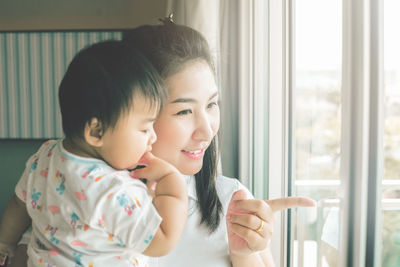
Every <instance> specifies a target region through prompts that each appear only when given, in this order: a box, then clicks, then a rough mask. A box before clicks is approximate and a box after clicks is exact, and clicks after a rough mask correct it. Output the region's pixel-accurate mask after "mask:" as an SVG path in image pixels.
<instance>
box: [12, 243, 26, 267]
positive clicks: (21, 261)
mask: <svg viewBox="0 0 400 267" xmlns="http://www.w3.org/2000/svg"><path fill="white" fill-rule="evenodd" d="M27 249H28V247H27V245H25V244H20V245H18V246H17V249H16V250H15V252H14V257H13V258H12V259H11V262H10V263H9V264H8V265H7V266H8V267H26V266H27V265H28V264H27V263H28V254H27Z"/></svg>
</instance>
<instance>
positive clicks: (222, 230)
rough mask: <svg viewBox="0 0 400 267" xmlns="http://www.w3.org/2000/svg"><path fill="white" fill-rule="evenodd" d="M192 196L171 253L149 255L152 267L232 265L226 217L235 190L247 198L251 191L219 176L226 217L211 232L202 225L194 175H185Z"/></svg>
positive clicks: (218, 185)
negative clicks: (158, 255)
mask: <svg viewBox="0 0 400 267" xmlns="http://www.w3.org/2000/svg"><path fill="white" fill-rule="evenodd" d="M186 179H187V183H188V195H189V212H188V218H187V221H186V226H185V229H184V231H183V233H182V236H181V238H180V240H179V242H178V245H177V246H176V247H175V248H174V249H173V250H172V252H171V253H170V254H168V255H166V256H164V257H160V258H149V266H150V267H171V266H173V267H188V266H189V267H204V266H207V267H214V266H215V267H227V266H232V264H231V261H230V256H229V246H228V234H227V229H226V221H225V216H226V212H227V210H228V205H229V202H230V200H231V198H232V195H233V193H234V192H236V191H238V190H240V189H243V190H245V192H246V194H247V198H253V196H252V195H251V193H250V192H249V191H248V190H247V188H245V187H244V185H242V184H241V183H240V182H239V181H238V180H237V179H232V178H227V177H224V176H219V177H218V178H217V180H216V187H217V193H218V197H219V199H220V201H221V204H222V207H223V217H221V223H220V225H219V227H218V228H217V230H216V231H215V232H213V233H212V234H209V231H208V228H206V227H205V226H203V225H200V219H201V217H200V210H199V208H198V207H197V196H196V184H195V178H194V177H193V176H186Z"/></svg>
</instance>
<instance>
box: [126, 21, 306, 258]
mask: <svg viewBox="0 0 400 267" xmlns="http://www.w3.org/2000/svg"><path fill="white" fill-rule="evenodd" d="M123 41H125V42H128V43H129V44H130V45H132V46H134V47H135V48H136V49H138V50H140V51H141V52H142V53H143V54H144V55H145V56H146V57H147V58H148V59H149V60H150V62H151V63H152V64H153V65H154V66H155V67H156V69H157V70H158V71H159V73H160V74H161V76H162V77H163V79H164V81H165V85H166V86H167V88H168V92H169V96H168V101H167V104H166V105H165V107H164V108H163V110H162V112H161V114H160V116H159V118H158V119H157V121H156V123H155V124H154V129H155V131H156V134H157V142H156V143H155V144H154V145H153V153H154V154H155V155H156V156H158V157H161V158H163V159H165V160H167V161H169V162H170V163H172V164H173V165H174V166H175V167H176V168H177V169H178V170H179V171H180V172H181V173H182V174H185V175H188V176H187V181H188V186H189V188H188V192H189V207H190V208H189V215H188V220H187V223H186V227H185V230H184V233H183V234H182V237H181V239H180V242H179V244H178V246H177V247H176V248H175V249H174V250H173V251H172V253H171V254H169V255H167V256H165V257H162V258H158V259H154V260H153V262H152V264H150V266H189V265H190V266H230V265H231V263H232V264H233V266H272V265H273V261H272V257H271V253H270V248H269V241H270V238H271V235H272V232H273V212H274V211H276V210H280V209H282V208H290V207H292V206H297V205H303V206H312V205H313V201H311V200H309V199H305V198H289V199H281V200H276V201H274V202H270V203H269V205H268V204H267V203H266V202H264V201H261V200H243V199H246V198H252V196H251V194H250V193H249V192H248V190H247V189H246V188H245V187H244V186H243V185H242V184H240V183H239V182H238V180H236V179H229V178H226V177H223V176H220V175H217V162H218V159H217V156H218V154H219V153H218V151H217V148H218V145H217V141H216V140H217V139H216V135H217V132H218V129H219V118H220V116H219V115H220V114H219V107H218V89H217V85H216V80H215V69H214V65H213V61H212V58H211V53H210V50H209V47H208V44H207V42H206V40H205V39H204V37H203V36H202V35H201V34H200V33H199V32H197V31H195V30H193V29H191V28H189V27H186V26H182V25H176V24H174V23H173V22H172V21H170V20H169V19H165V20H163V25H157V26H141V27H138V28H136V29H134V30H131V31H127V32H125V33H124V38H123ZM240 189H242V190H240ZM238 190H240V191H238ZM236 191H238V192H237V193H235V192H236ZM234 193H235V194H234ZM232 196H233V198H232ZM231 199H232V201H231ZM240 199H242V200H241V201H239V200H240ZM235 200H237V201H235ZM228 207H229V209H228ZM237 210H241V212H240V213H238V212H235V211H237ZM225 217H226V219H225ZM225 220H226V222H225ZM227 225H228V226H227Z"/></svg>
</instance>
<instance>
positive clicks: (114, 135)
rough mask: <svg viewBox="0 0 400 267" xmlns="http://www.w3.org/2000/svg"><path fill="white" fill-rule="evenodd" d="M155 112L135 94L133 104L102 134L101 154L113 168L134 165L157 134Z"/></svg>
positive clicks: (128, 167) (153, 108) (144, 100)
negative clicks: (154, 126)
mask: <svg viewBox="0 0 400 267" xmlns="http://www.w3.org/2000/svg"><path fill="white" fill-rule="evenodd" d="M156 116H157V109H156V107H151V106H150V103H149V101H147V100H146V99H145V98H144V97H143V96H138V95H136V96H135V97H134V101H133V108H131V110H129V112H125V113H123V114H122V115H121V117H120V118H119V120H118V122H117V124H116V125H115V127H114V128H113V129H111V128H109V129H108V130H107V131H106V132H105V133H104V136H103V137H102V139H103V146H102V147H101V148H100V153H101V155H102V158H103V159H104V160H105V161H106V162H107V163H108V164H110V165H111V166H113V167H114V168H115V169H133V168H135V167H136V166H137V165H138V161H139V159H140V158H141V157H142V156H143V154H144V153H145V152H147V151H150V150H151V148H152V144H153V143H154V142H155V141H156V139H157V137H156V134H155V133H154V129H153V124H154V121H155V119H156Z"/></svg>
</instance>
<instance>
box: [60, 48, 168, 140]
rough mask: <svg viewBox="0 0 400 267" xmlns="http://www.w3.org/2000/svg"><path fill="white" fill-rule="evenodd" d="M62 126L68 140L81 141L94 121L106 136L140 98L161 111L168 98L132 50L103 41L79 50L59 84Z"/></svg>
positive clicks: (154, 74)
mask: <svg viewBox="0 0 400 267" xmlns="http://www.w3.org/2000/svg"><path fill="white" fill-rule="evenodd" d="M58 96H59V101H60V108H61V116H62V126H63V130H64V133H65V135H66V136H67V137H74V138H76V137H78V138H80V137H83V130H84V128H85V125H86V123H89V122H90V121H91V119H92V118H97V119H98V120H99V121H100V122H101V125H102V130H103V132H105V131H106V130H107V129H109V128H113V127H115V125H116V123H117V121H118V119H119V118H120V116H121V115H122V114H123V113H124V112H126V111H128V110H129V109H130V108H132V105H133V97H135V96H143V97H144V99H145V100H146V101H149V104H150V108H153V107H155V108H157V109H158V110H161V107H162V104H163V102H164V100H165V99H166V96H167V91H166V89H165V87H164V86H163V84H162V79H161V77H160V75H159V74H158V72H157V70H155V69H154V67H153V66H152V65H151V64H150V63H149V62H148V61H147V59H146V58H145V57H144V56H142V55H141V54H140V53H139V52H137V50H135V49H134V48H133V47H132V46H128V45H126V44H125V43H123V42H121V41H105V42H101V43H97V44H94V45H91V46H89V47H87V48H85V49H83V50H81V51H80V52H79V53H78V54H77V55H76V56H75V57H74V59H73V60H72V62H71V63H70V65H69V67H68V69H67V72H66V73H65V75H64V78H63V80H62V82H61V84H60V88H59V93H58Z"/></svg>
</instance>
